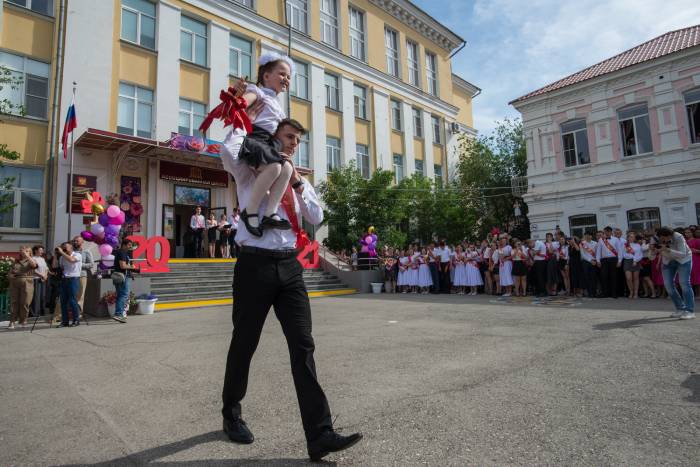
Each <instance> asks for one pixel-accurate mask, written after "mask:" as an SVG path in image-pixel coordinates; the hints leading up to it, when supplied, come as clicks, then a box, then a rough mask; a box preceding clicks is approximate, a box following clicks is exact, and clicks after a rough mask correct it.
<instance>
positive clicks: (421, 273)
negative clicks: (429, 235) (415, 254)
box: [418, 256, 433, 287]
mask: <svg viewBox="0 0 700 467" xmlns="http://www.w3.org/2000/svg"><path fill="white" fill-rule="evenodd" d="M418 265H419V266H418V287H430V286H432V285H433V276H432V275H431V274H430V266H428V263H426V262H425V258H424V257H423V256H420V257H419V258H418Z"/></svg>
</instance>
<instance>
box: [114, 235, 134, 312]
mask: <svg viewBox="0 0 700 467" xmlns="http://www.w3.org/2000/svg"><path fill="white" fill-rule="evenodd" d="M132 247H133V243H132V242H131V240H127V239H126V238H125V239H123V240H122V245H121V248H120V249H118V250H117V251H115V252H114V271H113V272H112V283H113V284H114V288H115V289H116V292H117V303H116V305H115V307H114V316H112V319H113V320H115V321H119V322H120V323H126V317H125V316H124V310H125V309H126V307H127V306H128V302H129V279H130V278H131V277H132V273H133V271H135V270H136V267H135V266H134V265H133V264H131V261H132V258H131V255H132V253H131V250H132Z"/></svg>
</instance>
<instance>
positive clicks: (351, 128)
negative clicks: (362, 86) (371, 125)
mask: <svg viewBox="0 0 700 467" xmlns="http://www.w3.org/2000/svg"><path fill="white" fill-rule="evenodd" d="M340 86H341V89H340V98H341V99H342V106H341V108H342V109H343V153H342V158H343V160H342V161H341V163H342V164H343V165H347V164H349V163H350V161H352V160H355V151H356V148H355V142H356V139H355V100H354V99H355V93H354V92H353V81H352V80H351V79H349V78H346V77H345V76H343V77H341V85H340Z"/></svg>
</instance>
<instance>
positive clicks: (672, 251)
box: [661, 232, 693, 264]
mask: <svg viewBox="0 0 700 467" xmlns="http://www.w3.org/2000/svg"><path fill="white" fill-rule="evenodd" d="M661 256H662V258H661V261H663V263H664V264H668V263H670V262H671V261H677V262H679V263H681V264H684V263H687V262H688V261H690V260H691V259H692V258H693V252H692V251H691V250H690V247H689V246H688V244H687V243H686V242H685V237H683V235H681V234H679V233H678V232H673V239H672V240H671V244H670V245H669V246H668V250H664V249H662V250H661Z"/></svg>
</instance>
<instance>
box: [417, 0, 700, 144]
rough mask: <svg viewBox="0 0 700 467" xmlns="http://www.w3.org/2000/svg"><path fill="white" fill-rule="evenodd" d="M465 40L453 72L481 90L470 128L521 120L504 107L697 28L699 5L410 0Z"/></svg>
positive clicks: (626, 0)
mask: <svg viewBox="0 0 700 467" xmlns="http://www.w3.org/2000/svg"><path fill="white" fill-rule="evenodd" d="M414 1H415V3H417V4H418V5H419V6H420V7H421V8H423V9H425V10H426V11H428V13H430V14H431V15H432V16H433V17H434V18H436V19H437V20H438V21H440V22H442V23H443V24H445V25H446V26H447V27H449V28H450V29H452V30H453V31H454V32H456V33H457V34H459V35H460V36H462V37H463V38H464V39H465V40H466V41H467V47H466V48H465V49H464V50H463V51H462V52H460V53H459V54H458V55H457V56H456V57H455V58H454V59H453V65H452V71H453V72H454V73H456V74H458V75H460V76H462V77H463V78H465V79H466V80H468V81H470V82H472V83H474V84H475V85H477V86H479V87H480V88H482V89H483V91H482V94H481V95H480V96H478V97H477V98H476V99H475V100H474V125H475V127H476V129H477V130H479V131H480V132H481V133H489V132H490V131H491V130H493V128H494V127H495V125H494V121H496V120H502V119H503V118H504V117H506V116H509V117H514V116H518V115H519V114H518V112H517V111H515V109H513V108H512V107H510V106H508V102H509V101H511V100H513V99H515V98H517V97H519V96H521V95H523V94H526V93H528V92H530V91H533V90H535V89H538V88H540V87H542V86H544V85H546V84H549V83H551V82H553V81H556V80H558V79H560V78H563V77H564V76H567V75H569V74H571V73H574V72H576V71H578V70H581V69H583V68H586V67H587V66H590V65H593V64H594V63H597V62H599V61H601V60H604V59H606V58H608V57H611V56H613V55H616V54H618V53H620V52H623V51H624V50H626V49H629V48H630V47H634V46H635V45H638V44H640V43H642V42H645V41H647V40H649V39H652V38H654V37H656V36H658V35H661V34H663V33H665V32H668V31H671V30H674V29H679V28H683V27H687V26H691V25H693V24H698V23H700V2H698V1H697V0H664V1H663V2H662V1H648V2H640V1H638V0H610V1H607V2H602V1H599V0H579V1H567V2H562V1H555V0H528V1H521V0H473V1H465V0H442V1H440V2H434V1H432V0H414Z"/></svg>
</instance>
